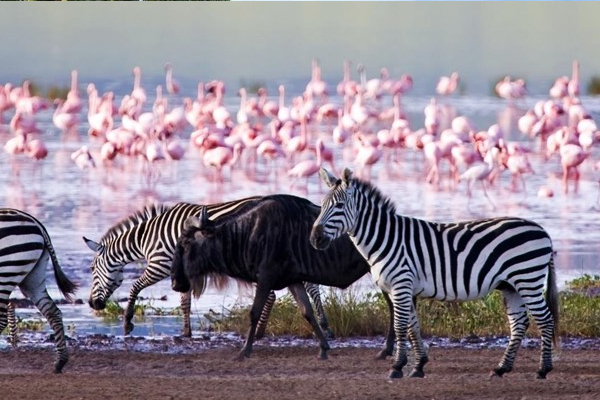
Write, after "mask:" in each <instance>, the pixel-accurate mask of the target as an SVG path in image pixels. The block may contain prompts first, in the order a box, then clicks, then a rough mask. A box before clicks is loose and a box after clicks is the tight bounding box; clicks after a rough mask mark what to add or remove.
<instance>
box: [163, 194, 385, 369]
mask: <svg viewBox="0 0 600 400" xmlns="http://www.w3.org/2000/svg"><path fill="white" fill-rule="evenodd" d="M319 212H320V207H318V206H317V205H315V204H313V203H311V202H310V201H308V200H306V199H303V198H300V197H296V196H291V195H272V196H265V197H263V198H262V199H261V200H260V201H258V202H256V203H255V204H253V205H252V206H250V207H246V208H245V209H244V210H243V211H242V212H240V213H237V214H236V216H235V217H234V218H228V219H227V220H225V221H223V222H218V221H217V222H214V221H211V220H209V219H208V216H207V214H206V213H205V212H201V213H200V216H199V217H190V218H188V220H187V221H186V227H185V229H184V231H183V233H182V235H181V236H180V237H179V240H178V242H177V246H176V249H175V253H174V255H173V264H172V266H171V279H172V282H171V283H172V287H173V289H174V290H176V291H179V292H187V291H188V290H190V289H191V290H192V293H193V294H194V295H195V296H200V295H201V294H202V292H203V291H204V289H205V288H206V279H207V278H208V277H222V276H228V277H232V278H235V279H237V280H240V281H243V282H255V283H256V294H255V297H254V302H253V304H252V307H251V310H250V328H249V330H248V335H247V337H246V343H245V344H244V347H243V348H242V350H241V351H240V353H239V355H238V359H239V360H242V359H243V358H244V357H249V356H250V354H251V352H252V343H253V341H254V336H255V329H256V325H257V322H258V319H259V316H260V313H261V310H262V309H263V305H264V303H265V300H266V298H267V296H268V295H269V292H270V291H271V290H279V289H283V288H285V287H288V288H289V289H290V291H291V292H292V294H293V295H294V298H295V299H296V301H297V302H298V305H299V307H300V309H301V311H302V313H303V315H304V317H305V318H306V319H307V320H308V321H309V322H310V324H311V325H312V327H313V329H314V331H315V333H316V335H317V336H318V338H319V341H320V347H321V350H320V357H321V358H327V350H329V344H328V343H327V340H326V339H325V337H324V335H323V333H322V331H321V329H320V328H319V325H318V324H317V323H316V321H315V319H314V316H313V313H312V309H311V307H310V303H309V301H308V297H307V295H306V291H305V290H304V287H303V285H302V282H305V281H306V282H312V283H317V284H321V285H327V286H335V287H339V288H346V287H348V286H350V285H351V284H352V283H354V282H355V281H356V280H358V279H359V278H360V277H362V276H363V275H365V274H366V273H367V272H369V265H368V264H367V262H366V261H365V259H364V258H363V257H362V256H361V255H360V254H359V253H358V251H356V248H355V246H354V245H353V244H352V242H351V241H350V239H348V238H347V237H346V238H342V239H340V240H339V241H336V242H334V243H332V245H331V246H330V247H329V248H328V249H327V250H325V251H320V250H316V249H315V248H313V247H312V246H311V245H310V242H309V236H310V231H311V228H312V224H313V222H314V220H315V219H316V217H317V216H318V215H319ZM386 299H387V297H386ZM388 304H390V303H389V301H388ZM390 331H391V329H390ZM391 334H392V337H391V338H390V333H388V340H387V341H386V347H385V348H384V349H383V350H382V351H381V353H380V357H385V355H388V354H390V352H391V350H390V349H391V347H390V346H393V332H391Z"/></svg>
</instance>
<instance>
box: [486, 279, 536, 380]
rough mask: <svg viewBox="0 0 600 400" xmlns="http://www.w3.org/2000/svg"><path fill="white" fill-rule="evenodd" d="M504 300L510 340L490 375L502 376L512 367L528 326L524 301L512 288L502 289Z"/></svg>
mask: <svg viewBox="0 0 600 400" xmlns="http://www.w3.org/2000/svg"><path fill="white" fill-rule="evenodd" d="M502 295H503V296H504V301H505V304H506V314H507V315H508V322H509V324H510V340H509V342H508V346H507V347H506V351H505V352H504V356H503V357H502V360H501V361H500V363H499V364H498V366H497V367H496V368H494V370H493V371H492V372H491V373H490V376H502V375H504V374H505V373H506V372H510V371H512V369H513V363H514V361H515V356H516V354H517V350H518V349H519V346H521V340H523V336H525V332H526V331H527V328H528V327H529V317H528V315H527V307H526V306H525V302H524V301H523V299H522V298H521V296H520V295H519V293H517V292H516V291H515V290H514V289H513V288H507V289H503V290H502Z"/></svg>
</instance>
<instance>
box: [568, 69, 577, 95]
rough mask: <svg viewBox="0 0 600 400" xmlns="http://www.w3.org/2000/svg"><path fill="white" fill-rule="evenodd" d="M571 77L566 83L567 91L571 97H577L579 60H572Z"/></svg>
mask: <svg viewBox="0 0 600 400" xmlns="http://www.w3.org/2000/svg"><path fill="white" fill-rule="evenodd" d="M572 69H573V70H572V73H571V79H570V80H569V83H567V93H569V96H571V97H579V61H577V60H573V67H572Z"/></svg>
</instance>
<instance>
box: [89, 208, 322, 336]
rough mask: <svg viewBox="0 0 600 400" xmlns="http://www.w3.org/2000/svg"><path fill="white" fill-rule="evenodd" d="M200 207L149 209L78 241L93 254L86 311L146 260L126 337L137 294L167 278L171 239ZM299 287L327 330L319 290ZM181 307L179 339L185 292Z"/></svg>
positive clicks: (230, 211)
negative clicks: (99, 235) (131, 267)
mask: <svg viewBox="0 0 600 400" xmlns="http://www.w3.org/2000/svg"><path fill="white" fill-rule="evenodd" d="M259 199H260V197H248V198H244V199H240V200H235V201H230V202H226V203H220V204H212V205H208V206H206V209H207V212H208V215H209V218H211V219H219V220H220V219H221V218H229V217H230V216H231V215H234V214H236V213H237V212H239V211H240V210H242V209H244V208H245V207H246V206H248V205H251V204H253V203H254V202H256V201H257V200H259ZM202 207H204V206H200V205H195V204H189V203H178V204H176V205H175V206H172V207H169V206H166V205H151V206H148V207H145V208H144V209H142V210H139V211H137V212H135V213H133V214H132V215H130V216H129V217H127V218H125V219H123V220H121V221H120V222H118V223H117V224H115V225H114V226H112V227H111V228H110V229H109V230H108V231H107V232H106V233H105V234H104V236H103V237H102V238H101V239H100V242H99V243H97V242H94V241H93V240H90V239H88V238H85V237H84V238H83V240H84V241H85V243H86V244H87V246H88V247H89V248H90V249H91V250H92V251H94V252H96V255H95V257H94V259H93V261H92V265H91V270H92V288H91V291H90V297H89V305H90V307H92V308H93V309H94V310H102V309H104V308H105V307H106V302H107V300H108V298H109V297H110V296H111V295H112V293H113V292H114V291H115V290H116V289H117V288H118V287H119V286H120V285H121V283H122V282H123V267H124V266H125V265H127V264H129V263H132V262H135V261H139V260H146V261H147V263H148V265H147V267H146V268H145V269H144V272H143V273H142V275H141V276H140V277H139V278H137V279H136V280H135V282H134V283H133V285H132V287H131V290H130V291H129V297H128V303H127V306H126V308H125V310H124V321H123V329H124V332H125V334H126V335H127V334H129V333H131V331H132V330H133V328H134V324H133V323H132V319H133V315H134V311H135V302H136V300H137V297H138V294H139V293H140V292H141V291H142V290H143V289H145V288H147V287H148V286H151V285H153V284H155V283H157V282H159V281H161V280H163V279H165V278H167V277H169V276H170V270H171V262H172V259H173V252H174V250H175V245H176V243H177V238H178V237H179V235H181V232H182V231H183V226H184V222H185V220H186V219H187V218H188V217H190V216H192V215H198V214H199V213H200V210H201V209H202ZM305 286H306V288H307V290H308V292H309V294H310V295H311V297H312V299H313V301H314V303H315V307H316V309H317V314H318V316H319V323H320V325H321V327H322V328H323V330H324V331H326V332H328V330H329V327H328V322H327V318H326V317H325V313H324V312H323V305H322V303H321V298H320V291H319V287H318V286H317V285H313V284H311V283H306V284H305ZM269 299H270V303H268V304H266V305H265V310H264V312H263V314H262V316H261V325H259V328H258V329H257V335H258V337H260V336H262V335H263V334H264V329H265V326H266V321H267V319H268V316H269V312H270V310H271V307H272V303H273V301H274V300H275V294H274V293H272V295H271V296H270V297H269ZM181 309H182V312H183V324H184V327H183V335H184V336H188V337H189V336H191V335H192V330H191V326H190V309H191V298H190V295H189V293H182V294H181Z"/></svg>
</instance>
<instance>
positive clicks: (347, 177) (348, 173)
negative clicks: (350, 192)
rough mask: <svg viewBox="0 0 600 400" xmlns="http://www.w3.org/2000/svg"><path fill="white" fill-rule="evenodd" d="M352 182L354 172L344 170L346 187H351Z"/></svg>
mask: <svg viewBox="0 0 600 400" xmlns="http://www.w3.org/2000/svg"><path fill="white" fill-rule="evenodd" d="M351 180H352V171H351V170H350V169H349V168H344V171H342V181H343V182H344V184H346V186H350V181H351Z"/></svg>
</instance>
